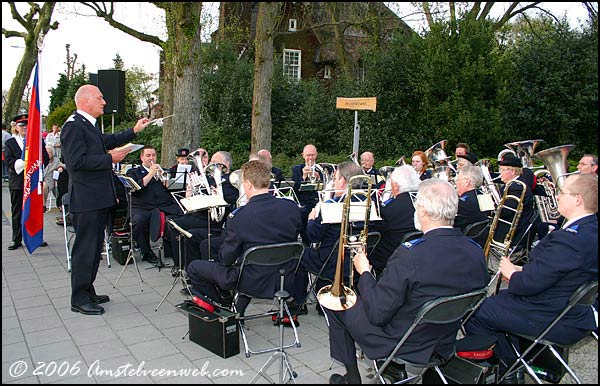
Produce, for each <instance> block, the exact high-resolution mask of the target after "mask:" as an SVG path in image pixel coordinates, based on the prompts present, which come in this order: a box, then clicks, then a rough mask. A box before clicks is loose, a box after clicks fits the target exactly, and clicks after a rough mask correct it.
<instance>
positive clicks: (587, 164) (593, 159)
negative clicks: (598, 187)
mask: <svg viewBox="0 0 600 386" xmlns="http://www.w3.org/2000/svg"><path fill="white" fill-rule="evenodd" d="M577 170H578V171H579V173H581V174H593V175H595V176H596V177H598V157H597V156H595V155H593V154H584V155H583V157H581V159H580V160H579V163H578V164H577Z"/></svg>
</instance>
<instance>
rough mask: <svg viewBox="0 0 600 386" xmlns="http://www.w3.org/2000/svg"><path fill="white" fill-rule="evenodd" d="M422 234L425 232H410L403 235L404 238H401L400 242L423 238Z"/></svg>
mask: <svg viewBox="0 0 600 386" xmlns="http://www.w3.org/2000/svg"><path fill="white" fill-rule="evenodd" d="M422 236H423V232H421V231H412V232H408V233H406V234H405V235H404V236H403V237H402V240H400V244H404V243H406V242H410V241H413V240H416V239H418V238H421V237H422Z"/></svg>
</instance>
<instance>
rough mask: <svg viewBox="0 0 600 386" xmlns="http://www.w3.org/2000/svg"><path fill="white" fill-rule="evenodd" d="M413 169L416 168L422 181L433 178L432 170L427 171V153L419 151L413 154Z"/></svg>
mask: <svg viewBox="0 0 600 386" xmlns="http://www.w3.org/2000/svg"><path fill="white" fill-rule="evenodd" d="M411 164H412V167H413V168H415V170H416V171H417V174H418V175H419V179H420V180H421V181H423V180H427V179H429V178H431V177H432V174H431V170H429V169H427V156H426V155H425V152H423V151H421V150H417V151H415V152H414V153H413V154H412V158H411Z"/></svg>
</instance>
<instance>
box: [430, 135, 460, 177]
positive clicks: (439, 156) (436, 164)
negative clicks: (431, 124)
mask: <svg viewBox="0 0 600 386" xmlns="http://www.w3.org/2000/svg"><path fill="white" fill-rule="evenodd" d="M446 142H447V140H446V139H444V140H442V141H439V142H438V143H436V144H434V145H433V146H431V147H430V148H429V149H427V150H425V156H427V159H428V160H430V161H431V166H432V167H433V176H434V177H436V178H440V179H442V180H445V181H451V180H452V179H453V176H454V175H455V174H456V170H454V167H453V166H452V165H451V164H450V163H449V162H448V160H449V159H450V157H448V156H447V155H446V152H445V151H444V147H445V146H446Z"/></svg>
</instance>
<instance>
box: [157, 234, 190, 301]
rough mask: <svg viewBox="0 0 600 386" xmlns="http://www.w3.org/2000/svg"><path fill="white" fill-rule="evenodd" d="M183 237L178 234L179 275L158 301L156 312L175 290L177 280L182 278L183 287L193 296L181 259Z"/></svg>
mask: <svg viewBox="0 0 600 386" xmlns="http://www.w3.org/2000/svg"><path fill="white" fill-rule="evenodd" d="M181 237H182V235H181V234H179V235H177V244H178V246H179V271H178V272H177V276H175V278H174V279H173V284H171V288H169V290H168V291H167V293H166V294H165V296H163V298H162V299H161V300H160V303H158V305H157V306H156V308H155V309H154V312H157V311H158V309H159V308H160V306H161V305H162V304H163V303H164V301H165V299H166V298H167V296H169V294H170V293H171V291H173V288H175V284H176V283H177V280H181V282H182V284H183V288H186V289H187V292H188V293H189V295H190V297H192V292H191V291H190V289H189V287H188V286H187V283H186V281H185V277H184V274H183V272H184V271H183V268H182V266H181V261H182V256H181Z"/></svg>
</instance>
